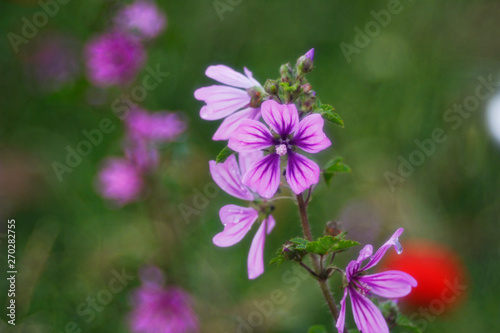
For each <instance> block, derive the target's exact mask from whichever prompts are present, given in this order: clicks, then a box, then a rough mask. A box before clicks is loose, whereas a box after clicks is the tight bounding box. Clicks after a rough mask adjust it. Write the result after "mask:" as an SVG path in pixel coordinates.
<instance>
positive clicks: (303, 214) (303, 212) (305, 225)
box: [297, 194, 339, 322]
mask: <svg viewBox="0 0 500 333" xmlns="http://www.w3.org/2000/svg"><path fill="white" fill-rule="evenodd" d="M297 204H298V206H299V213H300V221H301V222H302V230H303V231H304V236H305V237H306V239H307V240H308V241H312V240H313V238H312V234H311V227H310V225H309V218H308V217H307V204H306V203H305V202H304V197H303V196H302V194H298V195H297ZM311 258H312V263H313V266H314V269H315V270H316V274H317V275H319V276H323V275H324V274H323V272H321V263H320V259H319V258H318V256H317V255H314V254H311ZM318 283H319V287H320V289H321V292H322V293H323V297H324V298H325V300H326V303H327V304H328V308H329V309H330V312H331V313H332V316H333V319H334V321H335V322H337V318H338V317H339V310H338V309H337V305H336V304H335V300H334V299H333V295H332V293H331V291H330V288H329V287H328V284H327V283H326V280H324V279H319V280H318Z"/></svg>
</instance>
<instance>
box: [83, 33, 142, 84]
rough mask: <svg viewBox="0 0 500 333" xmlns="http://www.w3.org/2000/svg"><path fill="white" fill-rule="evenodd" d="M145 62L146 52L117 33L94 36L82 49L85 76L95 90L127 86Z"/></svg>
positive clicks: (136, 42) (129, 39)
mask: <svg viewBox="0 0 500 333" xmlns="http://www.w3.org/2000/svg"><path fill="white" fill-rule="evenodd" d="M145 60H146V52H145V51H144V48H143V46H142V44H141V43H140V42H139V41H138V40H137V39H135V38H133V37H132V36H130V35H128V34H125V33H123V32H119V31H112V32H107V33H105V34H102V35H100V36H98V37H95V38H94V39H91V40H90V41H89V42H88V43H87V45H86V47H85V63H86V66H87V76H88V78H89V80H90V81H91V82H92V83H93V84H94V85H96V86H98V87H108V86H113V85H125V84H127V83H129V82H130V81H131V80H132V79H133V78H134V77H135V76H136V75H137V73H138V71H139V70H140V69H141V67H142V66H143V65H144V62H145Z"/></svg>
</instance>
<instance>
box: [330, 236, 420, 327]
mask: <svg viewBox="0 0 500 333" xmlns="http://www.w3.org/2000/svg"><path fill="white" fill-rule="evenodd" d="M403 231H404V229H403V228H399V229H398V230H396V232H395V233H394V234H393V235H392V237H391V238H390V239H389V240H388V241H387V242H386V243H385V244H384V245H382V247H380V249H378V251H377V252H376V253H375V255H373V256H372V253H373V247H372V246H371V245H370V244H368V245H366V246H365V247H364V248H363V249H362V250H361V251H360V252H359V256H358V259H356V260H353V261H351V262H350V263H349V264H348V265H347V268H346V271H345V273H346V278H347V281H348V282H349V284H348V286H347V287H346V288H345V289H344V297H343V298H342V301H341V302H340V305H341V309H340V314H339V318H338V320H337V325H336V327H337V329H338V331H339V333H343V332H344V326H345V311H346V304H345V302H346V298H347V295H348V294H349V296H350V298H351V305H352V312H353V315H354V321H355V322H356V326H357V327H358V329H359V330H360V331H361V332H377V333H389V328H388V326H387V323H386V321H385V319H384V316H383V315H382V313H381V312H380V310H379V309H378V308H377V306H376V305H375V304H373V303H372V301H370V299H369V298H368V296H370V295H372V294H374V295H378V296H381V297H384V298H390V299H393V298H400V297H404V296H406V295H408V294H409V293H410V292H411V288H412V287H416V286H417V281H416V280H415V279H414V278H413V277H411V276H410V275H408V274H407V273H404V272H401V271H386V272H383V273H377V274H372V275H367V274H366V271H367V270H368V269H370V268H372V267H374V266H375V265H376V264H378V263H379V261H380V260H381V259H382V257H383V256H384V254H385V253H386V252H387V250H388V249H389V248H390V247H391V246H393V247H394V249H395V250H396V251H397V252H398V254H399V253H401V252H402V251H403V248H402V247H401V244H400V243H399V241H398V237H399V236H401V234H402V233H403ZM368 258H370V261H369V262H368V263H367V264H366V265H365V266H364V267H363V268H361V264H362V262H363V261H364V260H366V259H368Z"/></svg>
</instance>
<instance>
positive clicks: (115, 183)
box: [98, 158, 143, 206]
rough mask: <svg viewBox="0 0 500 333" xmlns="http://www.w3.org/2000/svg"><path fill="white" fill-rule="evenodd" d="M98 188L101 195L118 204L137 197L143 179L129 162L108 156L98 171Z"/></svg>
mask: <svg viewBox="0 0 500 333" xmlns="http://www.w3.org/2000/svg"><path fill="white" fill-rule="evenodd" d="M98 180H99V184H98V190H99V192H100V193H101V195H102V196H103V197H104V198H106V199H109V200H112V201H114V202H115V203H117V204H118V205H119V206H123V205H126V204H128V203H130V202H132V201H135V200H137V199H138V198H139V196H140V194H141V191H142V187H143V180H142V177H141V173H140V171H139V170H138V169H137V168H136V166H135V165H133V164H132V163H131V162H129V161H127V160H126V159H121V158H110V159H108V160H107V161H106V162H105V163H104V167H103V168H102V169H101V171H100V172H99V176H98Z"/></svg>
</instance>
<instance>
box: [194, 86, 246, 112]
mask: <svg viewBox="0 0 500 333" xmlns="http://www.w3.org/2000/svg"><path fill="white" fill-rule="evenodd" d="M194 97H195V98H196V99H197V100H200V101H204V102H205V103H207V105H206V106H204V107H202V108H201V110H200V117H201V118H202V119H205V120H217V119H221V118H224V117H227V116H228V115H230V114H231V113H233V112H235V111H238V110H239V109H242V108H244V107H246V106H247V105H248V104H249V103H250V99H251V98H250V96H249V95H248V94H247V92H246V91H245V90H241V89H236V88H231V87H226V86H209V87H203V88H199V89H197V90H196V91H195V92H194Z"/></svg>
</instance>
